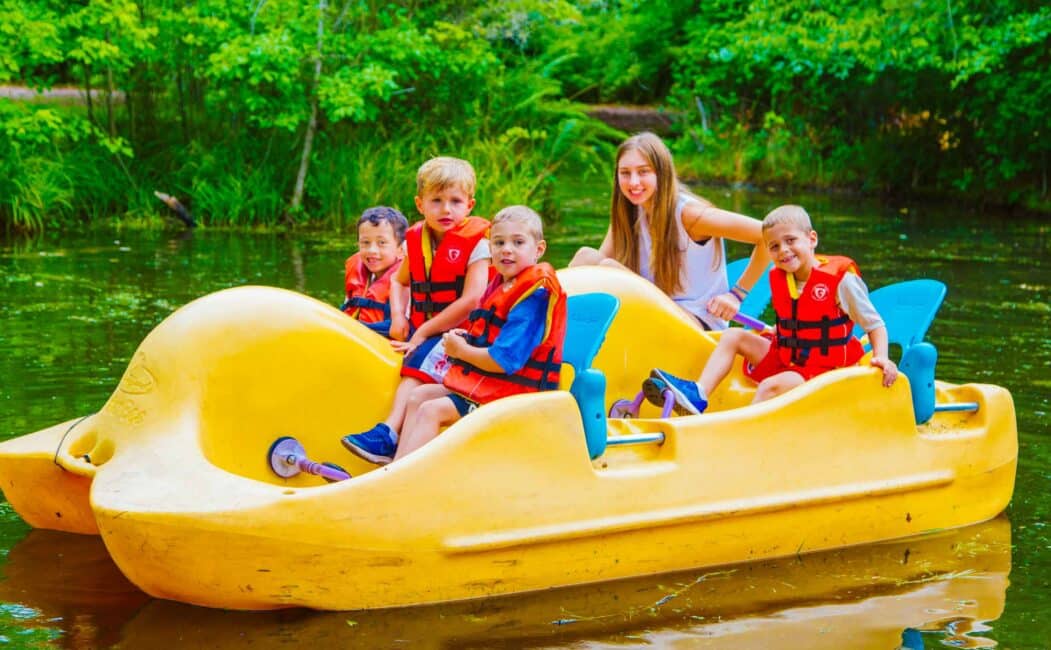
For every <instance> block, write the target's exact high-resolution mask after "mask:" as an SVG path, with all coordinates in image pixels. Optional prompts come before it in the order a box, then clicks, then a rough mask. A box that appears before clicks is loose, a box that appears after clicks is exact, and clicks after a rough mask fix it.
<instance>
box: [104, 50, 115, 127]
mask: <svg viewBox="0 0 1051 650" xmlns="http://www.w3.org/2000/svg"><path fill="white" fill-rule="evenodd" d="M106 42H107V43H109V30H106ZM106 121H107V123H108V125H109V137H111V138H115V137H117V122H116V120H114V118H113V66H111V65H107V66H106Z"/></svg>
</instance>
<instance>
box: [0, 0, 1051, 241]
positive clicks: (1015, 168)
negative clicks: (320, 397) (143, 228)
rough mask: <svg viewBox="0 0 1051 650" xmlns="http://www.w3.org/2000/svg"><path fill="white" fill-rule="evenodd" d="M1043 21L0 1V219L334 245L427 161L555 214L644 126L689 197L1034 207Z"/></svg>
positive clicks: (1047, 100) (838, 10)
mask: <svg viewBox="0 0 1051 650" xmlns="http://www.w3.org/2000/svg"><path fill="white" fill-rule="evenodd" d="M1049 45H1051V8H1049V7H1047V6H1045V5H1044V3H1036V2H1029V1H1026V0H1004V1H1001V2H996V3H992V2H988V1H979V0H949V1H948V2H945V3H916V2H912V1H911V0H908V1H906V0H882V2H879V3H871V2H860V1H859V0H827V1H823V2H820V3H817V2H813V0H811V1H808V2H804V1H803V0H780V1H779V2H773V1H772V0H755V1H753V2H749V3H740V2H731V1H730V0H711V1H709V2H704V3H696V2H687V1H685V0H670V1H669V2H662V3H641V2H636V1H629V0H506V1H505V2H501V3H496V4H491V3H476V2H464V1H462V0H450V1H437V2H426V3H421V2H412V1H402V2H378V1H376V0H366V1H362V2H349V1H345V0H309V1H308V0H251V1H249V2H231V1H230V0H195V1H194V2H186V1H180V0H165V1H162V2H158V1H156V0H75V1H74V2H67V1H65V0H61V1H60V0H29V1H24V2H16V1H15V0H0V83H5V82H6V83H8V84H12V85H24V86H29V87H31V88H36V89H41V90H47V89H52V88H55V87H60V86H65V87H73V88H78V89H81V90H82V91H84V92H83V93H82V94H81V97H82V99H80V100H73V101H69V100H61V101H60V100H56V99H37V100H34V101H28V102H25V101H19V102H14V101H7V100H5V102H4V103H3V104H0V222H2V223H3V224H4V225H5V227H7V228H8V229H10V228H12V227H13V228H16V229H22V230H32V229H41V228H44V227H48V226H52V225H58V224H63V223H70V222H72V221H76V220H89V221H90V220H96V219H100V218H112V217H117V218H120V217H122V216H123V215H132V216H136V217H139V216H142V215H148V214H152V213H155V212H156V211H157V210H158V208H159V207H160V205H159V204H158V203H157V202H156V200H155V199H154V198H153V196H152V191H153V190H154V189H158V190H163V191H167V192H170V193H174V194H177V195H179V196H182V197H189V200H191V201H192V207H193V210H194V211H195V213H197V215H198V216H199V217H201V218H202V219H203V220H204V222H205V223H211V224H232V225H256V224H275V223H281V222H284V223H290V224H292V223H301V222H308V221H309V222H315V223H323V224H328V225H330V226H339V225H342V224H345V223H347V222H348V221H350V220H352V219H353V217H354V216H355V215H356V214H357V213H358V212H359V211H360V210H361V209H362V208H363V207H365V206H367V205H369V204H372V203H377V202H384V203H392V204H396V205H399V206H400V207H402V208H407V207H411V198H412V192H413V174H414V170H415V169H416V167H417V166H418V165H419V164H420V163H421V162H422V161H423V160H424V159H426V158H427V157H429V156H432V155H437V154H451V155H459V156H463V157H465V158H467V159H469V160H471V161H472V162H474V163H475V164H476V166H477V167H478V172H479V181H480V185H479V209H480V210H483V211H487V212H491V211H492V210H495V209H497V208H498V207H499V206H500V205H502V204H504V203H506V202H510V201H527V202H531V203H534V204H536V205H538V206H542V207H546V208H547V209H549V210H550V209H552V208H554V206H552V205H551V188H552V186H553V183H555V182H557V181H558V179H561V178H565V177H566V175H569V176H570V177H571V178H573V177H577V176H580V175H581V174H585V173H589V172H592V171H600V172H601V173H603V174H605V173H606V171H607V170H606V167H607V166H608V165H609V160H608V157H609V152H610V150H611V147H612V145H613V144H615V142H616V141H617V139H618V138H619V137H620V136H621V134H619V133H616V132H613V131H612V130H610V129H608V128H605V127H603V126H602V125H600V124H598V123H596V122H595V121H594V120H592V119H590V118H589V117H588V116H587V115H586V113H585V109H584V107H583V105H582V104H579V103H577V102H583V101H586V102H590V103H596V102H615V103H629V104H631V103H639V104H652V105H658V106H660V107H663V108H664V109H666V110H668V111H669V112H671V113H672V114H674V115H677V116H678V117H677V122H676V124H675V126H674V131H673V133H672V134H671V139H672V143H673V146H674V148H675V149H676V150H677V152H678V155H679V157H678V160H679V163H680V166H681V167H682V168H683V170H684V171H685V172H687V174H695V175H700V176H705V177H712V176H714V177H718V178H723V179H726V180H732V181H750V182H756V183H764V184H765V183H781V184H788V185H807V186H818V187H821V186H835V185H841V186H850V187H855V188H859V189H862V190H866V191H873V192H914V193H918V192H925V193H942V194H945V193H950V194H957V195H964V196H968V197H976V198H982V199H991V200H994V201H998V202H1005V203H1012V204H1028V205H1030V206H1042V207H1045V208H1046V207H1047V206H1048V199H1047V177H1048V162H1049V161H1048V158H1049V153H1051V151H1049V150H1051V138H1049V137H1048V133H1047V131H1048V129H1047V117H1046V107H1047V106H1048V105H1049V104H1051V78H1049V77H1048V75H1047V74H1046V70H1048V69H1049V67H1051V47H1049Z"/></svg>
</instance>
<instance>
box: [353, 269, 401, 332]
mask: <svg viewBox="0 0 1051 650" xmlns="http://www.w3.org/2000/svg"><path fill="white" fill-rule="evenodd" d="M399 266H401V263H400V262H395V263H394V264H391V265H390V268H388V269H387V270H386V271H384V272H383V274H382V275H380V277H378V278H376V279H375V280H373V279H372V273H371V272H370V271H369V270H368V268H366V267H365V264H364V263H363V262H362V261H361V253H354V254H353V255H351V256H350V257H348V258H347V264H346V276H345V284H346V289H347V299H346V301H344V303H343V305H342V306H340V309H342V310H343V311H344V312H345V313H346V314H347V315H348V316H350V317H351V318H355V319H357V320H359V321H361V322H362V323H379V322H382V321H385V320H390V280H391V278H392V277H394V274H395V273H397V272H398V267H399ZM370 280H371V281H370Z"/></svg>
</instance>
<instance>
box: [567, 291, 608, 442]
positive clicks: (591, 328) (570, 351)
mask: <svg viewBox="0 0 1051 650" xmlns="http://www.w3.org/2000/svg"><path fill="white" fill-rule="evenodd" d="M618 309H620V301H619V300H617V298H616V296H612V295H610V294H608V293H583V294H579V295H576V296H569V298H567V299H566V338H565V344H564V345H563V347H562V363H568V364H569V365H571V366H573V385H572V386H570V387H569V392H570V393H571V394H572V395H573V398H574V399H575V400H576V401H577V406H578V407H579V408H580V417H581V419H582V421H583V423H584V437H585V438H586V440H587V445H588V454H589V455H590V456H591V458H598V457H599V456H601V455H602V454H603V453H605V451H606V406H605V404H606V376H605V375H604V374H602V371H600V370H598V369H596V368H592V367H591V364H592V362H593V361H594V360H595V355H596V354H598V351H599V348H601V347H602V342H603V341H604V340H605V339H606V331H607V330H609V326H610V324H611V323H612V322H613V317H614V316H616V315H617V310H618Z"/></svg>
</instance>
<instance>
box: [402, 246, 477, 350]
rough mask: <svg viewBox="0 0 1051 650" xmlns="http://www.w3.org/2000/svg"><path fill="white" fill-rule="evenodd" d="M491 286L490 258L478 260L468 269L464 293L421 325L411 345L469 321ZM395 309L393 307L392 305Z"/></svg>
mask: <svg viewBox="0 0 1051 650" xmlns="http://www.w3.org/2000/svg"><path fill="white" fill-rule="evenodd" d="M488 284H489V258H486V259H482V260H476V261H474V262H472V263H471V264H470V266H468V267H467V275H466V276H465V277H464V280H463V293H461V294H460V297H459V298H457V299H456V300H454V301H453V302H452V304H450V305H449V306H448V307H446V308H445V309H443V310H441V312H439V313H438V314H437V315H435V316H434V317H433V318H431V319H430V320H428V321H426V322H424V323H423V324H422V325H420V327H419V329H417V330H416V333H415V334H413V335H412V338H411V339H409V345H410V346H412V347H415V346H417V345H419V344H420V343H422V342H423V341H424V340H426V339H428V338H430V337H432V336H437V335H439V334H441V333H442V332H445V331H448V330H450V329H452V328H454V327H456V326H457V325H459V324H460V323H462V322H464V321H465V320H467V316H468V315H469V314H470V313H471V311H472V310H474V309H475V308H476V307H478V303H480V302H481V301H482V294H484V293H485V287H486V286H487V285H488ZM392 307H393V305H392Z"/></svg>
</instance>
